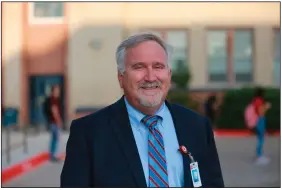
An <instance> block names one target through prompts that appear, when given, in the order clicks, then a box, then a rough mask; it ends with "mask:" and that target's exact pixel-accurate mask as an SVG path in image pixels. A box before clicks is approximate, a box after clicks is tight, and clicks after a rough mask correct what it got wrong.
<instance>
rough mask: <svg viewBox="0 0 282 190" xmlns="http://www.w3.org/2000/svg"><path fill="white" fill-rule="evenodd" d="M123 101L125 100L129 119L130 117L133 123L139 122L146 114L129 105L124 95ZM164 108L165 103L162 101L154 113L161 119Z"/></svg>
mask: <svg viewBox="0 0 282 190" xmlns="http://www.w3.org/2000/svg"><path fill="white" fill-rule="evenodd" d="M124 101H125V105H126V108H127V111H128V115H129V117H130V119H132V120H133V121H134V122H135V123H140V122H141V120H142V119H143V118H144V117H145V116H146V115H145V114H143V113H142V112H140V111H139V110H137V109H135V108H134V107H133V106H131V105H130V103H129V102H128V101H127V99H126V97H125V96H124ZM165 108H166V106H165V103H163V104H162V106H161V107H160V108H159V110H158V111H157V112H156V114H155V115H158V116H160V117H161V121H163V119H164V117H165V110H166V109H165Z"/></svg>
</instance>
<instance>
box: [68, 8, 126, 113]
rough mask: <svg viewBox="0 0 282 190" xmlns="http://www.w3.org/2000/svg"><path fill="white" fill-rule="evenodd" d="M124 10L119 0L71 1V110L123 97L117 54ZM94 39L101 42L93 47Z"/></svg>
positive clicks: (69, 72) (121, 34) (110, 101)
mask: <svg viewBox="0 0 282 190" xmlns="http://www.w3.org/2000/svg"><path fill="white" fill-rule="evenodd" d="M119 5H120V6H119ZM105 7H106V9H105ZM105 10H107V11H105ZM121 10H122V7H121V4H118V3H115V4H111V3H69V4H68V15H69V18H68V19H69V21H68V22H69V32H70V36H69V45H68V74H69V85H70V86H69V89H70V111H71V112H73V111H74V109H76V108H77V107H81V106H83V107H100V106H104V105H107V104H109V103H112V102H114V101H116V100H117V98H119V97H120V94H121V93H120V89H119V85H118V81H117V69H116V68H117V66H116V63H115V57H114V55H115V49H116V46H117V45H118V43H120V41H121V40H122V36H123V27H122V25H121V23H120V22H121V20H122V14H121ZM92 40H94V41H97V42H98V43H100V45H101V46H100V47H99V48H98V49H95V48H94V49H93V48H91V46H90V45H89V43H90V42H91V41H92Z"/></svg>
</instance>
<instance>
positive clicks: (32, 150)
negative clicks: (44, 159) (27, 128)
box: [1, 132, 69, 170]
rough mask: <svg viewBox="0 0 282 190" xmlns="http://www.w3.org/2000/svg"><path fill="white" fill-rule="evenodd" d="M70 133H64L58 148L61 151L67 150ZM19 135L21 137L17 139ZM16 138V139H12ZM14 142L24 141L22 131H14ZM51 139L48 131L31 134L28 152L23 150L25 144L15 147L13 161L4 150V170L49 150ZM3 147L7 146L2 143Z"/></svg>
mask: <svg viewBox="0 0 282 190" xmlns="http://www.w3.org/2000/svg"><path fill="white" fill-rule="evenodd" d="M68 136H69V135H68V133H62V136H61V139H60V140H61V142H60V146H59V148H58V151H59V152H63V151H65V146H66V142H67V139H68ZM16 137H18V138H19V139H16ZM12 139H14V140H12ZM11 141H12V143H13V144H14V143H20V142H22V134H20V133H13V135H12V136H11ZM49 141H50V134H49V133H48V132H40V133H37V134H29V136H28V139H27V145H28V146H27V147H28V148H27V152H26V153H25V152H24V150H23V146H20V147H18V148H14V149H12V150H11V161H10V163H9V162H7V153H6V152H5V151H3V152H2V155H1V161H2V170H4V169H6V168H8V167H10V166H12V165H14V164H17V163H19V162H22V161H25V160H26V159H28V158H31V157H33V156H35V155H38V154H39V153H42V152H44V151H48V149H49ZM2 147H3V148H5V147H4V146H3V145H2Z"/></svg>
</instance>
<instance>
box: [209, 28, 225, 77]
mask: <svg viewBox="0 0 282 190" xmlns="http://www.w3.org/2000/svg"><path fill="white" fill-rule="evenodd" d="M226 39H227V33H226V32H225V31H219V30H218V31H210V32H208V38H207V40H208V71H209V77H208V78H209V81H211V82H226V81H227V40H226Z"/></svg>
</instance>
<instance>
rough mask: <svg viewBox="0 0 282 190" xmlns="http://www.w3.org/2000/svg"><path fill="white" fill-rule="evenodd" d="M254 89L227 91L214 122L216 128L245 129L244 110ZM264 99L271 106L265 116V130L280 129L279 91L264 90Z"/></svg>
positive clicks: (272, 89)
mask: <svg viewBox="0 0 282 190" xmlns="http://www.w3.org/2000/svg"><path fill="white" fill-rule="evenodd" d="M254 90H255V88H242V89H239V90H229V91H227V92H226V93H225V95H224V101H223V104H222V105H221V109H220V115H219V117H218V119H217V121H216V125H217V127H218V128H228V129H242V128H246V126H245V121H244V110H245V108H246V106H247V105H248V104H249V103H250V101H251V100H252V98H253V95H254ZM265 99H266V101H268V102H270V103H271V104H272V107H271V109H270V110H269V111H268V112H267V114H266V122H267V123H266V124H267V129H280V90H279V89H274V88H265Z"/></svg>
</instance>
